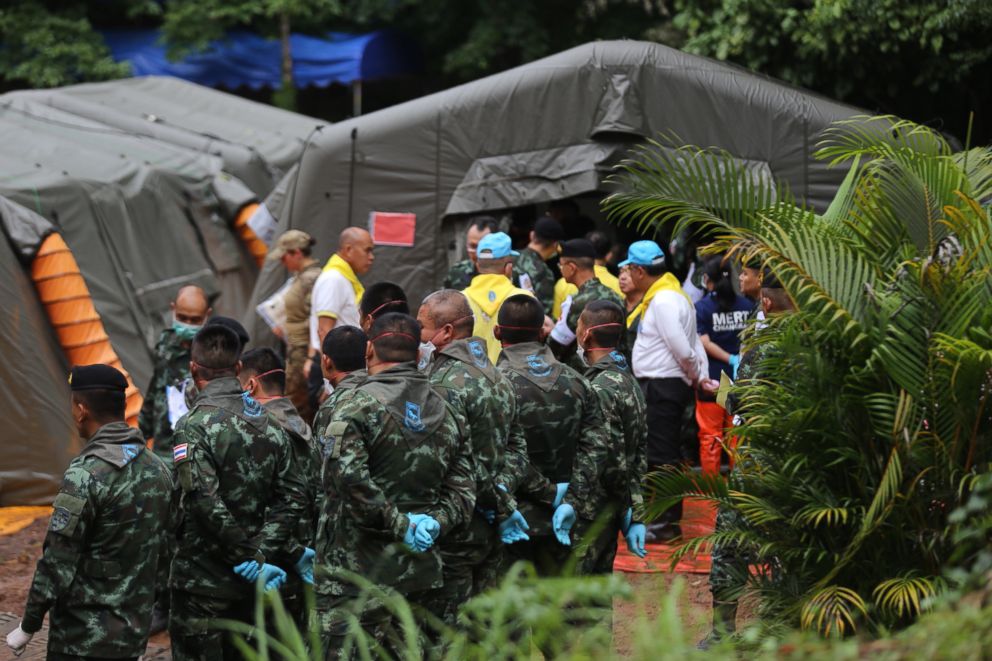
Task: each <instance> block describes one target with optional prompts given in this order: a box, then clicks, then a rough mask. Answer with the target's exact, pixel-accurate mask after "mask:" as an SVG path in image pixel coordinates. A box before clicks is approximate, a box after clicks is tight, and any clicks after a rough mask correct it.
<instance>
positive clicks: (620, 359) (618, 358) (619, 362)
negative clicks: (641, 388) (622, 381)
mask: <svg viewBox="0 0 992 661" xmlns="http://www.w3.org/2000/svg"><path fill="white" fill-rule="evenodd" d="M610 358H612V359H613V362H614V363H615V364H616V366H617V367H619V368H620V369H622V370H626V369H628V366H627V357H626V356H624V355H623V354H622V353H620V352H619V351H613V352H611V353H610Z"/></svg>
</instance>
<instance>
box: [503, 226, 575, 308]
mask: <svg viewBox="0 0 992 661" xmlns="http://www.w3.org/2000/svg"><path fill="white" fill-rule="evenodd" d="M564 236H565V233H564V231H563V230H562V228H561V224H560V223H559V222H558V221H557V220H555V219H553V218H549V217H547V216H545V217H544V218H541V219H539V220H538V221H537V223H536V224H535V225H534V229H533V230H532V231H531V233H530V243H529V244H527V247H526V248H524V249H523V250H521V251H520V256H519V257H517V259H516V261H515V262H514V264H513V281H514V284H516V285H517V286H519V287H520V288H521V289H526V290H527V291H529V292H531V293H532V294H534V296H536V297H537V300H539V301H540V302H541V305H542V306H544V314H551V310H552V308H553V307H554V303H555V275H554V273H553V272H552V271H551V268H550V267H549V266H548V265H547V263H546V262H547V261H548V260H549V259H551V257H553V256H554V254H555V253H556V252H557V250H558V242H559V241H561V240H562V239H563V238H564Z"/></svg>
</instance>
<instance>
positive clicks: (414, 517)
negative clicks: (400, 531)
mask: <svg viewBox="0 0 992 661" xmlns="http://www.w3.org/2000/svg"><path fill="white" fill-rule="evenodd" d="M424 516H425V515H424V514H407V515H406V518H407V520H408V521H409V525H407V527H406V534H405V535H403V543H404V544H406V547H407V548H408V549H410V550H411V551H418V550H419V549H418V548H417V524H418V523H420V521H421V519H422V518H423V517H424Z"/></svg>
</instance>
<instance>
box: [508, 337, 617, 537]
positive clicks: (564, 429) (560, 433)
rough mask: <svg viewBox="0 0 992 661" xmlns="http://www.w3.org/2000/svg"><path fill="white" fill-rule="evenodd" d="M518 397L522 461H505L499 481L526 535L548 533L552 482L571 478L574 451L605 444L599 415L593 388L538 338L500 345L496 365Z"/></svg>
mask: <svg viewBox="0 0 992 661" xmlns="http://www.w3.org/2000/svg"><path fill="white" fill-rule="evenodd" d="M497 366H498V368H499V369H500V371H502V372H503V374H505V375H506V376H507V378H508V379H509V380H510V383H511V385H512V386H513V391H514V394H515V395H516V398H517V410H516V414H515V416H514V419H513V422H512V423H511V431H510V433H511V435H513V434H519V435H521V436H522V437H523V439H522V440H520V441H515V442H519V443H520V444H521V445H522V446H523V447H526V448H527V459H526V464H525V465H523V466H520V465H519V464H518V463H517V460H516V458H512V460H511V461H509V462H508V464H507V471H506V472H505V474H504V482H503V484H506V485H507V487H508V488H509V490H510V493H513V494H515V496H516V498H517V503H518V506H519V507H518V509H519V510H520V512H521V513H522V514H523V515H524V518H526V519H527V522H528V523H529V524H530V532H529V533H528V534H530V535H531V536H534V535H549V534H551V516H552V514H553V512H552V510H551V505H552V503H553V502H554V499H555V493H556V489H555V484H556V483H558V482H569V481H570V480H571V479H572V465H573V463H574V461H575V457H576V454H586V453H590V452H595V451H596V448H599V447H602V446H604V445H607V443H608V440H607V438H606V434H607V429H606V424H605V421H604V420H603V413H602V410H601V408H600V405H599V401H598V400H597V398H596V393H595V392H594V391H593V389H592V386H590V385H589V383H588V382H587V381H586V380H585V379H584V378H583V377H582V376H581V375H580V374H579V373H578V372H576V371H575V370H573V369H572V368H570V367H568V366H567V365H563V364H562V363H560V362H558V361H557V360H556V359H555V357H554V355H553V354H552V353H551V350H550V349H549V348H548V347H546V346H544V345H543V344H539V343H537V342H525V343H522V344H514V345H510V346H506V347H503V353H502V354H501V355H500V358H499V363H498V364H497Z"/></svg>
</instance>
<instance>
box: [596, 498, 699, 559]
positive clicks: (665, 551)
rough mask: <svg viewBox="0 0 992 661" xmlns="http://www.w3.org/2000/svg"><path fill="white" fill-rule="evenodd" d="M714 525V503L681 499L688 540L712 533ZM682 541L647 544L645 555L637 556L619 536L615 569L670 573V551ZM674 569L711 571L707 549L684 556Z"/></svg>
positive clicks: (683, 528)
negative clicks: (644, 556) (642, 556)
mask: <svg viewBox="0 0 992 661" xmlns="http://www.w3.org/2000/svg"><path fill="white" fill-rule="evenodd" d="M715 526H716V506H715V505H713V504H712V503H708V502H702V501H697V500H686V501H683V505H682V535H683V537H685V538H687V539H691V538H694V537H702V536H703V535H709V534H710V533H712V532H713V528H714V527H715ZM680 544H681V541H676V542H675V543H666V544H648V545H647V551H648V555H647V557H646V558H638V557H637V556H636V555H633V554H631V553H630V552H629V551H628V550H627V543H626V542H625V541H624V540H623V538H621V539H620V545H619V549H618V550H617V557H616V560H615V561H614V562H613V570H614V571H623V572H629V573H633V574H654V573H659V572H670V571H672V568H671V560H672V553H674V551H675V550H676V549H677V548H678V547H679V546H680ZM675 571H676V572H677V573H682V574H708V573H709V572H710V554H709V552H702V553H697V554H695V555H691V556H685V557H684V558H682V559H681V560H680V561H679V563H678V564H677V565H676V566H675Z"/></svg>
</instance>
